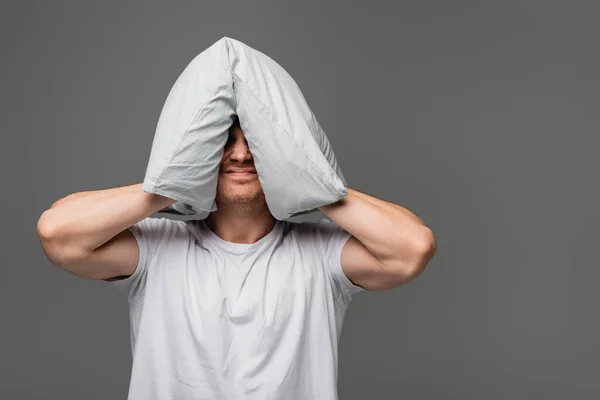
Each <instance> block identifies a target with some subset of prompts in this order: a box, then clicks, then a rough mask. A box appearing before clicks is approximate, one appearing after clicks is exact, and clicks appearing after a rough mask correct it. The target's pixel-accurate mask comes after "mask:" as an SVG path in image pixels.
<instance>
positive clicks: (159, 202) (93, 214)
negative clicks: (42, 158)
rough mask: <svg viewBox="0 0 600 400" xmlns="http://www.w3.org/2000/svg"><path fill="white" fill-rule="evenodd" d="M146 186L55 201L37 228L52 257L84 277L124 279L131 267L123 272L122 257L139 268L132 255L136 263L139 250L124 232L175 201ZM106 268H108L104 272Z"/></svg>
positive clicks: (93, 191) (107, 190)
mask: <svg viewBox="0 0 600 400" xmlns="http://www.w3.org/2000/svg"><path fill="white" fill-rule="evenodd" d="M141 186H142V184H141V183H138V184H134V185H128V186H123V187H117V188H110V189H105V190H92V191H84V192H78V193H74V194H71V195H69V196H66V197H65V198H63V199H60V200H58V201H56V202H55V203H54V204H53V205H52V206H51V207H50V208H49V209H47V210H46V211H44V212H43V213H42V215H41V216H40V218H39V220H38V223H37V233H38V236H39V238H40V242H41V244H42V248H43V250H44V253H45V254H46V256H47V258H48V259H49V260H50V261H51V262H52V263H53V264H55V265H57V266H59V267H61V268H63V269H66V270H68V271H70V272H72V273H74V274H76V275H79V276H82V277H87V278H108V277H111V276H114V275H115V273H119V272H123V274H125V273H126V272H127V271H128V270H129V269H131V268H124V269H122V270H121V269H120V267H119V258H123V257H127V260H128V262H127V264H128V265H129V266H131V265H134V266H135V264H134V260H133V258H134V257H133V256H135V258H137V253H136V251H138V248H137V246H136V244H135V240H134V239H133V237H132V236H131V233H129V232H127V231H125V230H126V229H127V228H128V227H130V226H131V225H133V224H135V223H137V222H139V221H141V220H142V219H144V218H146V217H149V216H151V215H152V214H154V213H155V212H157V211H159V210H161V209H162V208H164V207H167V206H168V205H170V204H172V203H174V202H175V200H173V199H170V198H167V197H164V196H159V195H157V194H153V193H146V192H144V191H142V188H141ZM124 231H125V232H124ZM109 241H110V243H109ZM109 244H110V245H109ZM100 249H102V251H99V250H100ZM92 264H95V265H94V268H95V269H93V268H92ZM103 265H106V266H108V267H106V268H104V270H103V268H102V267H103ZM108 270H110V272H108ZM93 274H96V275H94V276H92V275H93ZM104 275H108V276H104Z"/></svg>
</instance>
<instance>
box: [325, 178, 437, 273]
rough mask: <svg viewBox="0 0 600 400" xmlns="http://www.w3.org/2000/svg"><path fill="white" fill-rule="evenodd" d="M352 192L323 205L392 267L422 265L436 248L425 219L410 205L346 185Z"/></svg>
mask: <svg viewBox="0 0 600 400" xmlns="http://www.w3.org/2000/svg"><path fill="white" fill-rule="evenodd" d="M346 189H347V191H348V196H346V197H344V198H342V199H341V200H339V201H337V202H335V203H333V204H328V205H325V206H322V207H319V209H320V210H321V211H322V212H323V213H324V214H325V215H327V216H328V217H329V218H330V219H331V220H332V221H333V222H335V223H337V224H338V225H339V226H340V227H341V228H343V229H344V230H346V231H347V232H349V233H350V234H352V236H354V237H356V238H357V239H358V240H359V241H360V242H361V243H362V244H363V245H364V246H365V247H366V248H367V249H368V250H369V252H371V253H372V254H373V255H374V256H376V257H377V258H378V259H379V260H381V262H382V263H384V264H385V265H387V266H389V267H390V268H403V269H405V268H406V267H410V268H413V267H414V268H415V269H417V268H419V267H420V265H422V264H424V263H426V261H427V258H428V257H430V256H431V255H432V252H433V251H434V248H435V239H434V236H433V233H432V232H431V230H430V229H429V228H428V227H427V226H426V225H425V223H424V222H423V221H422V220H421V219H420V218H419V217H417V216H416V215H415V214H414V213H412V212H411V211H409V210H408V209H406V208H404V207H402V206H400V205H398V204H393V203H390V202H386V201H384V200H380V199H377V198H375V197H373V196H369V195H367V194H365V193H361V192H359V191H357V190H354V189H351V188H346Z"/></svg>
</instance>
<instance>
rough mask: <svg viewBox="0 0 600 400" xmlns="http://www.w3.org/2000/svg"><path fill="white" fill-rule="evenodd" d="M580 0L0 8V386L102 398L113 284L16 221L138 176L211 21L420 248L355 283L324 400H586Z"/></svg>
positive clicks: (591, 151)
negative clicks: (403, 271)
mask: <svg viewBox="0 0 600 400" xmlns="http://www.w3.org/2000/svg"><path fill="white" fill-rule="evenodd" d="M599 12H600V6H599V3H598V2H593V1H587V2H583V1H570V2H560V1H543V2H542V1H496V2H480V1H453V2H448V1H438V2H430V1H413V2H388V1H382V0H371V1H368V2H341V1H337V2H333V1H323V2H322V1H307V0H302V1H294V2H289V1H268V2H267V1H263V2H247V1H244V2H243V1H239V2H226V1H214V2H208V1H207V2H197V1H196V2H193V1H186V2H150V1H144V2H141V1H140V2H126V1H123V2H116V1H115V2H108V1H103V2H89V1H69V2H67V1H52V2H43V1H38V2H32V1H21V2H16V1H15V2H3V3H2V12H1V13H0V14H1V17H0V18H1V19H0V57H1V58H0V102H1V103H0V110H1V113H2V118H1V119H0V121H1V129H2V133H1V135H2V145H1V146H0V152H1V153H0V156H1V157H0V160H1V161H0V162H1V165H0V166H1V169H0V170H1V172H2V186H3V187H2V194H3V195H2V197H1V198H2V207H3V210H4V211H5V212H4V218H3V221H4V223H3V226H4V229H3V233H2V236H3V238H2V239H3V240H2V241H1V243H2V244H1V245H2V249H1V251H2V256H3V257H2V259H3V263H2V264H3V268H2V272H3V274H2V279H0V285H1V290H0V296H1V297H0V315H1V316H2V329H1V341H0V346H1V348H0V354H1V355H0V398H2V399H109V398H110V399H124V398H125V396H126V393H127V389H128V384H129V374H130V368H131V356H130V349H129V333H128V320H127V318H128V315H127V304H126V302H125V301H124V298H123V297H122V296H120V294H119V293H118V292H117V291H116V290H115V289H114V288H112V287H110V285H109V284H108V283H105V282H98V281H86V280H82V279H80V278H77V277H75V276H73V275H70V274H69V273H67V272H65V271H62V270H60V269H59V268H57V267H55V266H53V265H52V264H50V263H49V261H47V259H46V258H45V256H44V254H43V252H42V250H41V247H40V245H39V241H38V238H37V236H36V222H37V219H38V217H39V216H40V214H41V213H42V212H43V211H44V210H45V209H46V208H48V207H49V206H50V205H51V204H52V202H54V201H55V200H57V199H58V198H60V197H63V196H65V195H67V194H69V193H73V192H77V191H81V190H92V189H105V188H109V187H115V186H121V185H128V184H133V183H138V182H141V181H142V179H143V176H144V172H145V167H146V163H147V161H148V156H149V152H150V147H151V142H152V138H153V135H154V129H155V127H156V122H157V119H158V116H159V113H160V110H161V107H162V105H163V102H164V100H165V99H166V96H167V94H168V91H169V89H170V88H171V86H172V84H173V83H174V81H175V79H176V78H177V77H178V76H179V74H180V73H181V71H182V70H183V68H184V67H185V66H186V65H187V63H188V62H189V61H191V59H192V58H193V57H194V56H195V55H196V54H198V53H199V52H200V51H202V50H203V49H204V48H206V47H208V46H209V45H210V44H212V43H214V42H215V41H216V40H218V39H219V38H220V37H222V36H229V37H233V38H236V39H239V40H241V41H243V42H245V43H247V44H248V45H250V46H253V47H255V48H257V49H258V50H261V51H263V52H264V53H266V54H268V55H269V56H271V57H272V58H274V59H275V60H276V61H277V62H279V63H280V64H281V65H282V66H283V67H284V68H286V70H287V71H288V72H289V73H290V74H291V75H292V76H293V77H294V78H295V79H296V82H297V83H298V84H299V85H300V87H301V88H302V90H303V93H304V95H305V97H306V98H307V100H308V101H309V104H310V105H311V108H312V109H313V111H314V113H315V115H316V116H317V118H318V120H319V122H320V124H321V125H322V126H323V129H324V130H325V132H326V133H327V134H328V136H329V138H330V142H331V143H332V146H333V148H334V150H335V152H336V155H337V157H338V160H339V162H340V163H341V167H342V169H343V171H344V174H345V175H346V177H347V179H348V185H349V186H350V187H351V188H355V189H357V190H360V191H363V192H365V193H368V194H371V195H374V196H376V197H379V198H381V199H384V200H388V201H392V202H395V203H397V204H400V205H403V206H405V207H407V208H409V209H410V210H412V211H413V212H415V213H416V214H418V215H419V216H420V217H421V218H423V219H424V220H425V221H426V223H427V224H428V225H429V226H430V227H431V228H432V229H433V231H434V232H435V234H436V237H437V240H438V251H437V254H436V256H435V257H434V259H433V260H432V262H431V263H430V265H429V267H428V268H427V269H426V271H425V272H424V273H423V274H422V275H421V276H420V277H419V278H418V279H417V280H415V281H412V282H411V283H409V284H407V285H405V286H402V287H399V288H397V289H394V290H390V291H385V292H366V293H360V294H358V295H356V296H355V299H354V301H353V303H352V304H351V306H350V309H349V311H348V313H347V317H346V321H345V325H344V332H343V335H342V342H341V345H340V371H339V393H340V399H344V400H350V399H486V400H491V399H511V400H512V399H533V398H545V399H597V398H599V397H600V387H599V386H600V384H599V380H598V374H599V369H600V354H599V353H600V352H599V350H600V346H599V344H598V338H599V337H600V328H599V324H598V320H597V318H598V311H597V310H598V300H599V296H598V290H597V289H596V287H597V285H598V278H600V272H599V269H598V258H597V257H598V251H597V249H598V243H599V241H600V234H599V233H598V229H597V225H598V222H600V212H599V211H598V204H599V190H598V184H597V183H598V174H597V172H598V167H599V165H600V162H599V161H598V156H597V153H598V144H599V142H600V139H599V135H598V133H599V128H600V120H599V117H598V111H599V106H600V101H599V100H600V99H599V94H598V93H599V89H600V80H599V79H598V71H599V70H600V56H599V52H598V37H600V24H598V22H597V21H598V15H599ZM317 216H318V215H317ZM315 372H317V373H318V371H315Z"/></svg>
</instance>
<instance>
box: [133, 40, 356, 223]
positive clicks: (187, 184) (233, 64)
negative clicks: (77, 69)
mask: <svg viewBox="0 0 600 400" xmlns="http://www.w3.org/2000/svg"><path fill="white" fill-rule="evenodd" d="M236 115H237V116H238V117H239V121H240V127H241V128H242V131H243V132H244V136H245V138H246V140H247V141H248V146H249V148H250V151H251V153H252V156H253V159H254V165H255V167H256V171H257V173H258V178H259V180H260V183H261V185H262V187H263V190H264V192H265V200H266V202H267V206H268V207H269V210H270V212H271V214H273V216H274V217H275V218H277V219H280V220H285V219H288V218H290V217H293V216H296V215H300V214H306V213H309V212H313V211H315V210H316V208H317V207H319V206H322V205H325V204H330V203H334V202H336V201H338V200H340V199H341V198H343V197H344V196H346V195H347V194H348V193H347V191H346V180H345V178H344V175H343V174H342V171H341V169H340V167H339V165H338V163H337V160H336V157H335V154H334V152H333V150H332V148H331V146H330V144H329V140H328V139H327V136H326V135H325V133H324V132H323V129H322V128H321V126H320V125H319V123H318V122H317V120H316V118H315V116H314V114H313V113H312V111H311V109H310V107H309V106H308V104H307V102H306V100H305V98H304V96H303V95H302V92H301V91H300V88H299V87H298V85H297V84H296V82H295V81H294V80H293V78H292V77H291V76H290V75H289V74H288V73H287V72H286V71H285V69H284V68H283V67H281V66H280V65H279V64H277V63H276V62H275V61H274V60H273V59H271V58H270V57H269V56H267V55H265V54H263V53H261V52H260V51H258V50H255V49H253V48H251V47H250V46H248V45H246V44H244V43H242V42H240V41H238V40H236V39H232V38H229V37H223V38H221V39H219V40H218V41H217V42H215V43H214V44H212V45H211V46H210V47H208V48H207V49H205V50H204V51H202V52H201V53H200V54H199V55H197V56H196V57H195V58H194V59H193V60H192V61H191V62H190V63H189V64H188V65H187V67H186V68H185V69H184V71H183V72H182V73H181V75H180V76H179V78H178V79H177V81H176V82H175V84H174V85H173V87H172V89H171V91H170V92H169V95H168V97H167V100H166V102H165V104H164V106H163V109H162V112H161V115H160V118H159V120H158V124H157V128H156V133H155V136H154V140H153V142H152V148H151V152H150V159H149V162H148V166H147V169H146V175H145V177H144V181H143V183H142V189H143V190H144V191H145V192H148V193H156V194H160V195H163V196H166V197H170V198H172V199H175V200H177V202H176V203H174V204H172V205H170V206H169V207H166V208H164V209H162V210H160V211H159V212H160V213H164V214H166V216H168V215H169V214H171V215H185V216H189V219H204V218H206V217H207V216H208V214H209V213H210V212H211V211H215V210H216V209H217V204H216V201H215V197H216V190H217V180H218V171H219V164H220V162H221V159H222V156H223V150H224V146H225V142H226V141H227V138H228V135H229V132H228V131H229V127H230V126H231V124H232V123H233V121H234V119H235V116H236Z"/></svg>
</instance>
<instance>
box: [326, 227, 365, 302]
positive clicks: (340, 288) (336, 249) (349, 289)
mask: <svg viewBox="0 0 600 400" xmlns="http://www.w3.org/2000/svg"><path fill="white" fill-rule="evenodd" d="M316 226H317V229H318V232H319V234H318V235H317V240H318V241H320V246H321V248H322V249H323V255H324V258H325V261H326V262H325V265H327V266H328V267H329V268H328V271H329V277H330V279H331V282H332V284H333V285H334V290H335V292H336V293H337V294H339V296H340V298H341V300H342V301H343V302H344V303H349V302H350V300H352V295H353V294H354V293H358V292H361V291H364V290H365V289H364V288H362V287H360V286H358V285H355V284H354V283H353V282H352V281H351V280H350V279H349V278H348V276H347V275H346V274H345V273H344V270H343V269H342V261H341V259H342V249H343V248H344V245H345V244H346V242H347V241H348V239H350V237H351V236H352V235H351V234H350V233H349V232H348V231H346V230H344V229H343V228H342V227H341V226H339V225H338V224H336V223H335V222H333V221H332V220H330V219H329V218H322V219H320V220H318V221H317V223H316Z"/></svg>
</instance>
